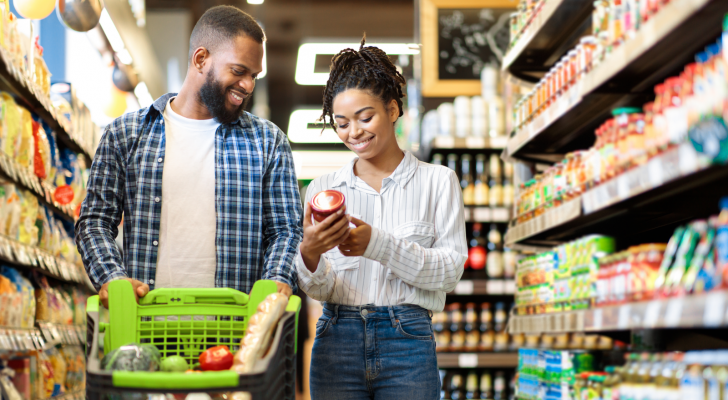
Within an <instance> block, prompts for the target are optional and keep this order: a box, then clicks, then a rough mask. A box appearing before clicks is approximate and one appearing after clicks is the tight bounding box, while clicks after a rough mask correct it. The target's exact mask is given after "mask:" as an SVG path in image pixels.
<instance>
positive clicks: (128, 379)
mask: <svg viewBox="0 0 728 400" xmlns="http://www.w3.org/2000/svg"><path fill="white" fill-rule="evenodd" d="M239 379H240V376H239V375H238V374H237V372H235V371H229V370H228V371H208V372H205V373H190V374H183V373H179V372H132V371H114V372H113V374H112V377H111V380H112V382H113V384H114V386H115V387H125V388H139V389H178V390H179V389H209V388H224V387H227V388H230V387H236V386H238V384H239Z"/></svg>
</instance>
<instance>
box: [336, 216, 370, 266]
mask: <svg viewBox="0 0 728 400" xmlns="http://www.w3.org/2000/svg"><path fill="white" fill-rule="evenodd" d="M351 222H352V223H353V224H354V225H356V228H354V229H352V230H351V232H349V237H348V238H347V239H346V240H344V242H343V243H341V244H340V245H339V251H340V252H341V254H343V255H345V256H347V257H357V256H361V255H363V254H364V251H366V249H367V246H369V240H370V239H371V238H372V227H371V225H369V224H367V223H366V222H364V221H362V220H360V219H357V218H354V217H352V218H351Z"/></svg>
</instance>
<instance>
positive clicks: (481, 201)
mask: <svg viewBox="0 0 728 400" xmlns="http://www.w3.org/2000/svg"><path fill="white" fill-rule="evenodd" d="M489 190H490V189H489V187H488V170H487V168H486V164H485V154H478V155H476V156H475V190H474V194H473V198H474V201H475V205H476V206H487V205H488V203H489V202H490V192H489Z"/></svg>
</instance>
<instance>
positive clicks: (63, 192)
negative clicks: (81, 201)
mask: <svg viewBox="0 0 728 400" xmlns="http://www.w3.org/2000/svg"><path fill="white" fill-rule="evenodd" d="M73 196H74V194H73V189H71V187H70V186H68V185H63V186H59V187H57V188H56V190H55V192H53V199H54V200H55V201H57V202H58V203H60V204H62V205H64V206H65V205H66V204H70V203H71V202H72V201H73Z"/></svg>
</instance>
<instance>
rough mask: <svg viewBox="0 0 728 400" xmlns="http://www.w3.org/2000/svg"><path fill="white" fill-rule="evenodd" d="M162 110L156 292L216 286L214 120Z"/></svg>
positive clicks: (217, 124) (216, 124) (168, 109)
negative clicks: (197, 118)
mask: <svg viewBox="0 0 728 400" xmlns="http://www.w3.org/2000/svg"><path fill="white" fill-rule="evenodd" d="M172 100H174V97H173V98H171V99H170V100H169V102H168V103H167V107H165V108H164V124H165V125H166V126H165V137H166V144H165V159H164V172H163V175H162V198H161V199H159V198H155V199H154V201H161V202H162V216H161V223H160V229H159V253H158V254H157V275H156V277H155V278H156V279H155V282H154V286H155V288H212V287H215V131H216V130H217V128H218V126H219V125H220V124H219V123H217V122H216V121H215V120H214V119H206V120H196V119H189V118H185V117H183V116H181V115H179V114H177V113H176V112H174V110H172V107H171V105H170V104H171V103H172Z"/></svg>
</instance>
